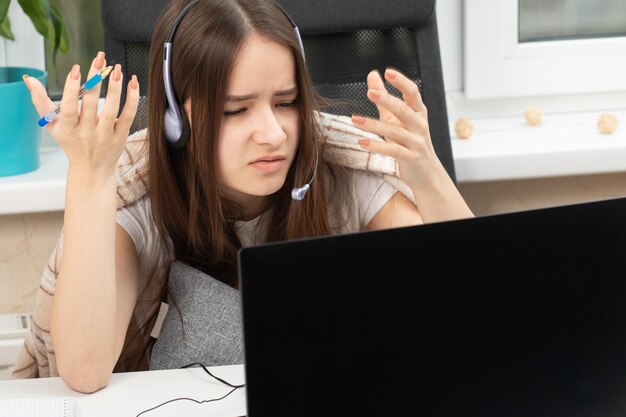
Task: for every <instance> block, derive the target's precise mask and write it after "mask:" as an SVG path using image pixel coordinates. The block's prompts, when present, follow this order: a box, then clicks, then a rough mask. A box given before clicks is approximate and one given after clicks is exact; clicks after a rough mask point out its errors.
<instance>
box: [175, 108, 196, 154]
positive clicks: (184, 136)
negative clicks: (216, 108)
mask: <svg viewBox="0 0 626 417" xmlns="http://www.w3.org/2000/svg"><path fill="white" fill-rule="evenodd" d="M178 114H180V115H181V118H180V120H179V124H180V128H181V130H180V136H179V138H178V140H177V141H176V143H172V147H173V148H174V149H181V148H184V147H185V145H187V142H188V141H189V137H190V136H191V125H190V124H189V119H187V112H185V108H184V107H183V106H182V105H179V106H178Z"/></svg>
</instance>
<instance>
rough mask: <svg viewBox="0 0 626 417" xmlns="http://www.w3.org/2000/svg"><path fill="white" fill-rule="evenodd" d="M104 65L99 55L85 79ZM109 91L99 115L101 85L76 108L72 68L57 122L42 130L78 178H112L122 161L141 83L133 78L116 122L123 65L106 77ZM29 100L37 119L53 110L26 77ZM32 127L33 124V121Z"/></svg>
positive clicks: (77, 79) (76, 71)
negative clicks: (37, 114) (101, 176)
mask: <svg viewBox="0 0 626 417" xmlns="http://www.w3.org/2000/svg"><path fill="white" fill-rule="evenodd" d="M105 65H106V61H105V58H104V52H99V53H98V55H97V56H96V58H95V59H94V60H93V61H92V64H91V68H90V70H89V75H88V77H87V79H89V78H91V77H93V76H94V75H95V74H96V73H97V72H98V71H100V70H102V69H103V68H104V67H105ZM108 79H109V87H108V91H107V95H106V99H105V101H104V106H103V108H102V112H101V114H100V115H98V100H99V98H100V89H101V86H102V83H99V84H97V85H96V86H95V87H93V88H92V89H91V90H89V91H88V92H87V93H85V95H83V97H82V106H80V108H79V105H78V92H79V90H80V87H81V85H82V83H81V75H80V67H79V66H78V65H74V67H73V68H72V70H71V72H70V73H69V74H68V76H67V79H66V81H65V87H64V89H63V98H62V99H61V113H60V114H59V117H58V118H57V119H56V120H54V121H53V122H52V123H49V124H48V125H47V126H46V129H48V131H49V132H50V134H51V135H52V137H53V138H54V139H55V140H56V142H57V143H58V144H59V146H61V148H62V149H63V151H64V152H65V154H66V155H67V158H68V160H69V163H70V167H71V168H73V169H75V170H80V171H81V172H82V173H85V172H86V173H93V174H104V175H110V174H112V173H114V172H115V167H116V164H117V161H118V159H119V157H120V156H121V154H122V152H123V150H124V146H125V144H126V139H127V138H128V133H129V131H130V126H131V124H132V122H133V119H134V118H135V114H136V113H137V105H138V103H139V84H138V82H137V77H136V76H135V75H133V76H132V79H131V81H130V82H129V83H128V88H127V90H126V103H125V105H124V110H123V111H122V113H121V115H120V117H119V119H118V118H117V113H118V109H119V104H120V96H121V91H122V82H123V81H122V80H123V74H122V71H121V66H120V65H119V64H118V65H115V68H114V70H113V72H112V73H111V74H110V75H109V78H108ZM24 82H25V83H26V86H27V87H28V89H29V90H30V94H31V99H32V101H33V104H34V105H35V108H36V109H37V112H38V113H39V115H40V116H43V115H44V114H46V113H48V112H49V111H51V110H53V109H54V107H55V105H54V104H53V103H52V100H50V98H49V97H48V94H47V92H46V89H45V87H44V86H43V85H42V84H41V83H40V82H39V81H38V80H37V79H36V78H31V77H28V76H24ZM33 123H36V121H33Z"/></svg>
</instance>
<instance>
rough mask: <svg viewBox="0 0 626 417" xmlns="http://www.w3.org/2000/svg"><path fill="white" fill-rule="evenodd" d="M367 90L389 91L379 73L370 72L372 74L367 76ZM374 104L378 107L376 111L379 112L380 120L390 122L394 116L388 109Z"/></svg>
mask: <svg viewBox="0 0 626 417" xmlns="http://www.w3.org/2000/svg"><path fill="white" fill-rule="evenodd" d="M367 89H368V90H379V91H387V89H386V88H385V83H384V82H383V79H382V78H381V76H380V73H379V72H378V71H376V70H374V71H370V73H369V74H367ZM374 104H375V105H376V109H377V110H378V116H379V118H380V120H383V121H389V120H391V119H392V118H393V114H391V112H389V111H388V110H387V109H386V108H384V107H382V106H379V105H378V104H377V103H374Z"/></svg>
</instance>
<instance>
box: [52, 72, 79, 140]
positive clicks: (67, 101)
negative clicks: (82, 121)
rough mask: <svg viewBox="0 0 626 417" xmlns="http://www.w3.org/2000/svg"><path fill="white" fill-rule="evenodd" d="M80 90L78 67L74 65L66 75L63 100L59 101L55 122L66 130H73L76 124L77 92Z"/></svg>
mask: <svg viewBox="0 0 626 417" xmlns="http://www.w3.org/2000/svg"><path fill="white" fill-rule="evenodd" d="M79 90H80V65H78V64H75V65H74V66H73V67H72V70H71V71H70V73H69V74H68V75H67V79H66V80H65V87H64V88H63V98H62V99H61V114H60V116H59V119H58V120H57V122H56V123H57V124H60V125H62V126H64V127H66V128H73V127H75V126H76V125H77V124H78V91H79Z"/></svg>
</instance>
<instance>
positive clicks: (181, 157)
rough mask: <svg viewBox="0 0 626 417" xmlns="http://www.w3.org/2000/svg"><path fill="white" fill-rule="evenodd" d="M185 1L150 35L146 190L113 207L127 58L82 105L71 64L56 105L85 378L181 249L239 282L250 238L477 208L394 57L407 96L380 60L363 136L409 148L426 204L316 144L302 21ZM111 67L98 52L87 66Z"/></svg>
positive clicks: (113, 359) (99, 378)
mask: <svg viewBox="0 0 626 417" xmlns="http://www.w3.org/2000/svg"><path fill="white" fill-rule="evenodd" d="M189 5H190V0H173V1H172V2H171V3H170V4H169V5H168V6H167V8H166V10H165V11H164V12H163V14H162V16H161V18H160V19H159V21H158V23H157V25H156V27H155V30H154V33H153V37H152V42H151V45H152V47H151V48H152V49H151V52H150V55H151V57H150V70H151V73H150V85H149V89H148V97H149V100H150V101H149V124H148V129H147V135H148V141H149V151H148V164H149V168H148V173H149V175H148V178H147V179H148V182H149V190H150V191H149V194H146V195H145V196H144V197H142V198H140V199H139V200H138V201H136V202H133V203H132V204H129V205H127V206H126V207H124V208H121V209H119V210H118V209H117V207H116V163H117V161H118V159H119V158H120V156H121V155H122V152H123V151H124V147H125V144H126V140H127V137H128V133H129V128H130V126H131V122H132V120H133V118H134V116H135V113H136V109H137V102H138V99H139V85H138V83H137V79H136V77H135V76H132V79H131V80H130V82H129V83H128V89H127V99H126V103H125V105H124V109H123V111H122V113H121V115H120V116H119V118H117V117H116V116H117V110H118V107H119V101H120V90H121V86H122V82H123V76H122V72H121V69H120V67H119V65H117V66H116V67H115V69H114V71H113V73H112V74H111V76H110V79H109V87H108V92H107V96H106V100H105V103H104V107H103V109H102V111H101V113H100V114H98V112H97V107H98V97H99V93H100V91H99V90H100V87H96V88H94V89H93V90H90V91H89V92H88V93H87V94H86V95H85V96H84V97H83V99H82V106H81V107H80V109H79V106H78V105H77V102H78V91H79V88H80V85H81V81H80V80H81V73H80V69H79V67H78V65H76V66H74V68H73V69H72V71H71V72H70V74H69V75H68V77H67V80H66V84H65V88H64V93H63V99H62V102H61V107H62V110H61V115H60V117H59V118H58V119H57V120H56V121H55V122H54V123H52V124H51V125H49V126H48V129H49V131H50V133H51V134H52V136H53V137H54V138H55V139H56V141H57V142H58V143H59V145H60V146H61V147H62V148H63V150H64V152H65V153H66V155H67V157H68V159H69V171H68V177H67V197H66V209H65V223H64V250H63V259H62V262H61V264H60V265H61V266H60V270H59V271H58V272H59V273H58V279H57V283H56V290H55V296H54V302H53V306H52V316H51V333H52V339H53V342H54V350H55V353H56V365H57V367H58V372H59V374H60V375H61V376H62V377H63V379H64V380H65V381H66V382H67V384H68V385H69V386H70V387H72V388H74V389H76V390H78V391H83V392H92V391H95V390H97V389H99V388H101V387H103V386H105V385H106V384H107V383H108V381H109V379H110V376H111V373H112V371H113V369H114V367H115V365H116V363H117V362H118V360H119V358H120V353H121V352H122V348H123V347H124V344H125V339H128V338H129V337H131V336H130V334H131V331H130V330H129V325H131V324H132V320H131V319H132V316H133V311H134V310H135V309H136V308H137V307H138V305H139V303H141V302H143V301H142V300H144V299H145V297H144V293H145V292H146V291H147V289H146V287H144V286H142V285H141V284H140V283H141V282H145V281H146V278H145V277H146V276H148V275H154V274H158V273H162V271H167V268H168V266H169V264H170V263H171V261H172V260H180V261H183V262H185V263H187V264H189V265H191V266H193V267H195V268H197V269H199V270H201V271H203V272H205V273H207V274H209V275H211V276H213V277H215V278H216V279H218V280H220V281H222V282H224V283H226V284H228V285H230V286H236V283H237V281H236V271H237V265H236V254H237V250H238V249H239V248H240V247H242V246H246V245H252V244H256V243H261V242H267V241H277V240H284V239H295V238H303V237H310V236H322V235H328V234H333V233H343V232H353V231H359V230H372V229H380V228H388V227H397V226H404V225H414V224H420V223H422V222H433V221H440V220H448V219H457V218H464V217H471V216H472V213H471V211H470V210H469V208H468V207H467V205H466V204H465V202H464V201H463V199H462V197H461V196H460V194H459V193H458V191H457V189H456V188H455V186H454V183H453V182H452V180H451V179H450V178H449V176H448V175H447V173H446V171H445V169H444V168H443V166H442V164H441V163H440V161H439V160H438V159H437V156H436V155H435V152H434V150H433V146H432V143H431V140H430V135H429V129H428V122H427V115H426V108H425V107H424V104H423V103H422V100H421V98H420V95H419V92H418V88H417V86H416V85H415V84H414V83H413V82H412V81H410V80H409V79H408V78H406V77H405V76H404V75H402V74H401V73H400V72H399V71H396V70H393V69H388V70H387V71H385V73H384V74H383V76H384V78H385V79H386V80H387V81H388V82H389V83H390V84H391V85H393V86H394V87H396V88H397V89H398V90H399V91H401V92H402V94H403V99H398V98H395V97H393V96H391V95H389V94H388V93H387V91H386V90H385V87H384V84H383V80H382V79H381V75H379V74H378V73H377V72H372V73H370V74H369V75H368V77H367V83H368V87H369V91H368V93H367V97H368V99H369V100H371V101H372V102H374V103H375V104H376V106H377V108H378V110H379V113H380V117H379V118H378V119H370V118H365V117H360V116H358V115H355V116H353V117H352V121H353V123H354V125H355V126H356V127H358V128H360V129H362V130H364V131H367V132H371V133H374V134H377V135H379V136H382V137H384V138H385V141H384V142H382V141H373V140H368V139H363V140H360V141H359V144H360V145H361V147H362V148H363V149H364V150H367V151H370V152H374V153H380V154H384V155H389V156H391V157H393V158H395V159H396V160H397V161H398V164H399V168H400V178H401V180H403V181H404V183H406V184H407V185H408V186H409V187H410V190H411V191H412V193H413V197H414V201H415V202H416V204H417V206H416V204H414V203H413V202H412V201H411V200H409V199H408V198H407V197H405V196H404V195H403V194H401V193H399V192H397V190H396V189H394V188H393V187H392V186H391V185H389V184H388V183H386V182H385V181H383V180H382V179H381V178H380V177H379V176H376V175H373V174H370V173H366V172H363V171H358V172H357V171H353V170H349V169H345V168H338V167H334V166H331V165H329V164H327V163H325V162H324V160H323V159H322V158H321V157H319V156H320V154H321V150H322V149H323V146H324V144H323V133H322V128H321V126H320V118H319V113H317V109H318V107H317V106H318V104H317V103H318V102H317V99H316V96H315V94H314V92H313V89H312V86H311V81H310V79H309V76H308V72H307V69H306V65H305V62H304V59H303V56H302V54H301V50H300V45H299V41H298V38H297V36H296V33H295V32H294V30H293V27H292V25H291V24H290V21H289V19H288V18H287V16H286V15H285V13H284V12H283V11H282V10H281V9H280V7H278V6H277V5H276V4H275V3H274V1H273V0H200V1H197V2H195V3H194V4H193V6H191V7H190V8H189V9H187V10H186V11H185V12H184V13H183V10H184V8H185V7H186V6H189ZM181 14H183V16H182V18H181ZM179 18H180V20H178V21H177V19H179ZM175 27H177V30H176V31H175V36H174V37H173V43H172V46H171V50H170V52H171V71H170V72H171V73H170V77H169V78H170V79H171V85H172V88H173V92H174V94H175V100H177V101H178V104H177V105H179V106H180V112H181V113H183V115H182V118H183V127H184V128H183V135H185V134H186V135H187V136H186V137H185V139H186V143H185V144H184V146H182V147H181V146H178V145H176V146H171V142H172V140H171V138H168V137H166V134H165V130H166V129H167V127H166V126H164V123H165V121H164V120H165V117H164V115H165V113H166V112H167V111H168V110H167V109H168V101H167V92H166V91H165V89H166V87H165V85H164V73H163V45H164V43H165V42H166V41H167V40H168V38H171V37H172V33H173V28H175ZM104 66H105V57H104V54H103V53H99V54H98V55H97V57H96V58H95V59H94V61H93V64H92V67H91V68H90V69H89V74H88V77H90V76H91V75H93V74H94V73H95V72H97V71H98V70H100V69H102V68H103V67H104ZM166 78H167V74H166ZM25 82H26V84H27V86H28V87H29V88H30V90H31V94H32V98H33V103H34V105H35V106H36V108H37V110H38V111H39V113H40V114H44V113H46V112H47V111H49V110H50V109H51V108H53V105H52V102H51V101H50V100H49V98H48V97H47V95H46V92H45V89H44V88H43V86H42V85H41V84H39V83H38V82H37V80H35V79H25ZM175 112H176V108H175V109H174V113H175ZM168 117H169V116H168ZM185 124H186V125H185ZM187 130H188V131H187ZM311 179H312V181H311ZM303 184H310V190H309V191H308V193H307V194H306V196H305V197H304V198H303V199H302V200H300V201H298V200H294V199H292V190H293V189H294V188H297V187H301V186H302V185H303ZM418 207H419V209H418ZM159 271H161V272H159ZM156 282H161V281H156ZM160 289H162V285H160V288H159V290H160ZM153 293H159V291H153ZM157 301H158V300H157ZM143 325H145V323H143V324H142V323H140V324H139V327H141V326H143ZM131 327H132V326H131ZM127 333H128V334H127Z"/></svg>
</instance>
